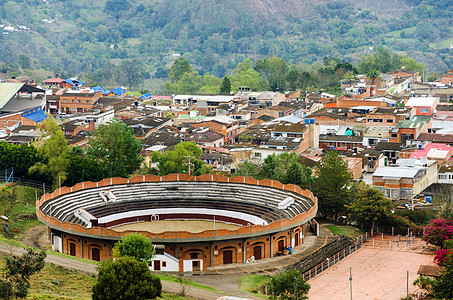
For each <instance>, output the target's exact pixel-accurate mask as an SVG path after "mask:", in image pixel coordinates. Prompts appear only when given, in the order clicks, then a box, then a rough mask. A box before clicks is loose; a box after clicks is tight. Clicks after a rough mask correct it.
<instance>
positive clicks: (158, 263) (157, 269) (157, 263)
mask: <svg viewBox="0 0 453 300" xmlns="http://www.w3.org/2000/svg"><path fill="white" fill-rule="evenodd" d="M154 271H160V260H155V261H154Z"/></svg>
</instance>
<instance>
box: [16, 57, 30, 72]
mask: <svg viewBox="0 0 453 300" xmlns="http://www.w3.org/2000/svg"><path fill="white" fill-rule="evenodd" d="M17 63H18V64H19V66H20V67H21V68H22V69H30V58H29V57H28V56H26V55H24V54H19V56H18V57H17Z"/></svg>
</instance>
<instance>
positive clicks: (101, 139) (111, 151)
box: [87, 120, 143, 177]
mask: <svg viewBox="0 0 453 300" xmlns="http://www.w3.org/2000/svg"><path fill="white" fill-rule="evenodd" d="M141 150H142V146H141V144H140V142H139V141H138V140H137V139H136V138H135V136H134V131H133V129H132V128H130V127H128V126H126V124H124V123H123V122H122V121H119V120H112V121H111V122H110V123H108V124H102V125H100V126H99V127H98V129H96V130H95V131H94V132H93V135H92V136H91V137H90V138H89V139H88V148H87V154H88V155H89V156H91V157H93V158H96V159H99V160H100V161H101V162H102V164H103V165H104V168H105V172H106V174H107V175H108V176H111V177H115V176H119V177H128V176H129V175H130V174H132V172H134V171H135V170H137V169H139V168H140V164H141V163H142V160H143V158H142V156H141V155H140V152H141Z"/></svg>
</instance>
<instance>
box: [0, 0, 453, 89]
mask: <svg viewBox="0 0 453 300" xmlns="http://www.w3.org/2000/svg"><path fill="white" fill-rule="evenodd" d="M450 5H451V0H440V1H435V0H424V1H421V0H396V1H391V0H377V1H371V0H351V1H345V0H339V1H327V0H321V1H315V0H247V1H246V0H222V1H220V0H173V1H164V0H139V1H132V0H107V1H105V0H91V1H87V0H79V1H73V0H69V1H63V0H45V1H43V0H31V1H8V2H5V1H1V2H0V24H4V25H5V24H8V25H9V24H11V25H12V27H14V28H15V30H14V31H12V32H9V34H8V35H2V36H0V53H2V54H3V55H0V68H1V69H3V71H8V70H11V69H13V70H14V68H17V66H18V65H17V64H16V65H14V63H15V62H17V61H18V57H19V55H20V54H24V55H25V56H26V57H29V58H31V63H30V66H31V67H33V68H42V69H45V70H48V71H53V72H58V73H64V74H65V75H79V76H80V75H84V74H85V75H86V74H90V77H89V78H88V79H89V80H91V81H93V82H95V81H96V82H103V80H105V78H107V77H108V78H110V77H111V76H108V74H107V73H108V72H109V70H110V68H109V64H119V63H120V62H122V61H128V62H129V63H130V62H132V63H131V64H133V65H139V66H140V67H143V68H142V69H140V72H143V73H144V76H145V78H153V77H158V78H159V77H163V76H165V72H163V71H165V70H166V69H167V68H168V67H169V66H170V65H171V63H172V61H173V59H174V57H173V54H181V55H184V56H185V57H186V58H188V60H189V61H190V62H191V63H192V64H193V65H194V67H195V69H196V70H198V71H199V72H200V73H201V74H203V73H207V72H210V73H212V74H214V75H216V76H218V77H219V76H220V77H221V76H223V75H225V74H227V73H231V71H232V69H233V68H234V67H235V66H236V65H237V63H238V62H240V61H242V60H243V59H244V58H247V57H248V58H251V59H257V58H263V57H265V56H267V55H277V56H279V57H283V58H284V59H285V60H286V61H288V62H289V63H308V64H310V63H312V62H314V61H318V60H320V59H321V58H322V57H324V56H328V57H331V56H335V57H339V58H342V59H346V60H348V61H351V62H354V61H357V60H358V59H359V58H360V56H361V55H363V54H366V53H368V52H372V51H373V49H376V48H377V47H379V46H384V47H388V48H390V49H391V50H392V51H394V52H397V53H399V54H403V55H407V56H411V57H414V58H415V59H417V60H418V61H421V62H425V63H426V65H427V67H428V71H431V72H432V71H442V70H445V69H447V68H451V67H452V66H453V59H452V53H453V50H449V49H448V48H449V46H450V43H451V42H453V25H452V23H451V19H452V17H453V12H452V10H451V9H449V8H451V7H449V6H450ZM19 26H25V27H26V28H25V27H22V29H21V27H19ZM17 49H20V51H17ZM22 63H23V62H22ZM26 64H27V62H26ZM23 67H27V66H23ZM0 71H2V70H0ZM156 71H157V72H156ZM107 84H108V83H107Z"/></svg>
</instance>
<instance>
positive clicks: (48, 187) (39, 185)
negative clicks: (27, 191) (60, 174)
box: [0, 175, 52, 194]
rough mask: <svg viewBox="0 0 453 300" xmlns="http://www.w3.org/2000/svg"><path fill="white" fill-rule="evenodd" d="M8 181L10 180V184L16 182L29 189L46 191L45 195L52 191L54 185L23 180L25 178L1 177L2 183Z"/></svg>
mask: <svg viewBox="0 0 453 300" xmlns="http://www.w3.org/2000/svg"><path fill="white" fill-rule="evenodd" d="M7 180H8V182H14V183H17V184H20V185H24V186H29V187H32V188H36V189H41V190H43V191H44V194H45V193H46V192H51V191H52V185H50V184H48V183H47V184H46V183H44V182H39V181H34V180H28V179H23V178H19V177H11V176H8V177H7V176H5V175H0V182H6V181H7Z"/></svg>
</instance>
